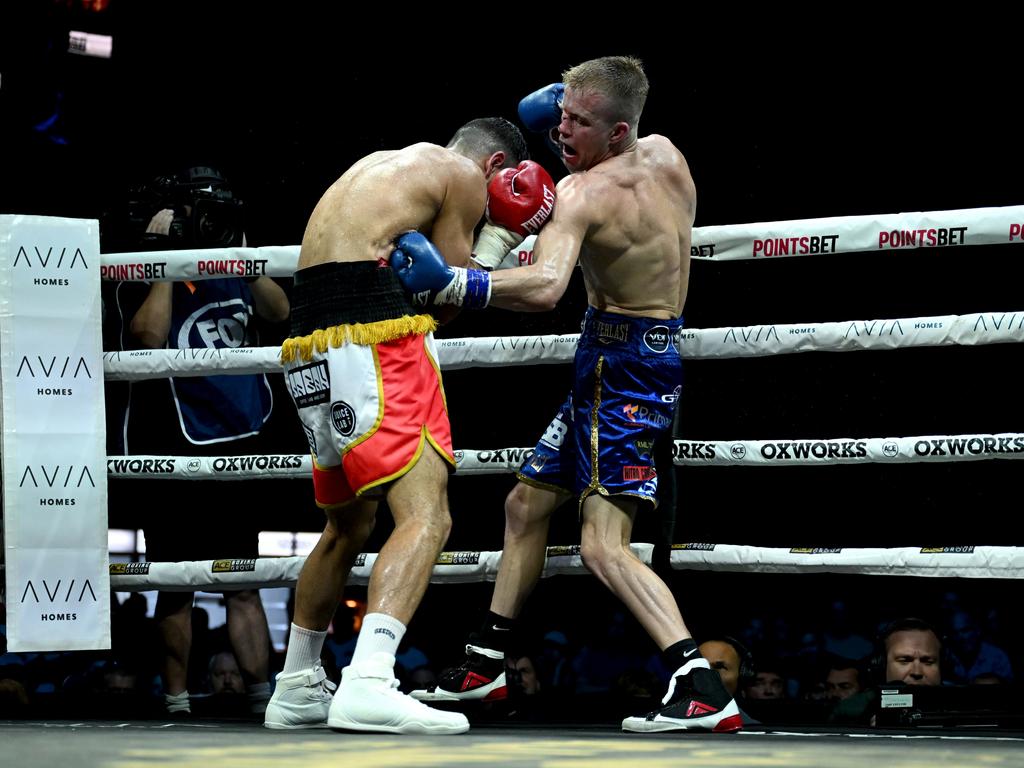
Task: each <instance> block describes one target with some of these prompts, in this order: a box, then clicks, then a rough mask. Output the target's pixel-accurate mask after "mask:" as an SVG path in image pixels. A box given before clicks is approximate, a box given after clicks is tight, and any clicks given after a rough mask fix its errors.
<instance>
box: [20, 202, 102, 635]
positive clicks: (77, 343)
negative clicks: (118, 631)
mask: <svg viewBox="0 0 1024 768" xmlns="http://www.w3.org/2000/svg"><path fill="white" fill-rule="evenodd" d="M99 268H100V249H99V225H98V223H97V222H96V221H90V220H80V219H57V218H49V217H45V216H0V367H2V374H3V378H2V382H3V389H2V395H3V502H4V560H5V563H6V569H5V577H6V586H7V591H6V604H7V645H8V648H9V649H10V650H11V651H47V650H91V649H103V648H109V647H110V580H109V577H108V574H107V560H108V558H107V475H106V446H105V442H106V440H105V434H104V429H105V424H104V406H103V349H102V339H101V328H100V324H101V307H100V269H99Z"/></svg>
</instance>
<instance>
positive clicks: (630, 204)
mask: <svg viewBox="0 0 1024 768" xmlns="http://www.w3.org/2000/svg"><path fill="white" fill-rule="evenodd" d="M574 180H576V181H577V183H579V184H581V185H582V189H581V190H580V191H582V192H584V194H583V195H582V196H581V202H583V204H584V205H586V206H587V208H588V210H589V211H590V214H589V215H588V220H589V227H588V229H587V234H586V236H585V237H584V240H583V245H582V248H581V251H580V265H581V266H582V268H583V274H584V278H585V282H586V286H587V296H588V299H589V302H590V305H591V306H593V307H595V308H597V309H602V310H608V311H612V312H622V313H624V314H627V315H643V316H647V317H663V318H666V319H667V318H674V317H678V316H679V315H680V314H681V313H682V310H683V304H684V303H685V301H686V289H687V284H688V283H689V278H690V234H691V230H692V228H693V220H694V214H695V212H696V206H697V195H696V190H695V188H694V184H693V179H692V177H691V176H690V169H689V167H688V166H687V164H686V160H685V159H684V158H683V156H682V154H681V153H680V152H679V150H678V149H676V148H675V146H673V145H672V143H671V142H670V141H669V140H668V139H666V138H665V137H663V136H656V135H652V136H647V137H644V138H643V139H640V140H639V141H638V142H637V146H636V149H635V150H634V151H631V152H625V153H623V154H621V155H618V156H616V157H613V158H610V159H608V160H605V161H604V162H602V163H600V164H599V165H597V166H595V167H593V168H591V169H590V170H589V171H587V172H585V173H582V174H578V178H575V177H574Z"/></svg>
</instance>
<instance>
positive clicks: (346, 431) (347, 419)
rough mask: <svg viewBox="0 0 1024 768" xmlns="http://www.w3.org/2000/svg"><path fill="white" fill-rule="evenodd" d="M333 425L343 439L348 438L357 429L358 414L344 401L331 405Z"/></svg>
mask: <svg viewBox="0 0 1024 768" xmlns="http://www.w3.org/2000/svg"><path fill="white" fill-rule="evenodd" d="M331 423H332V424H334V428H335V429H336V430H338V434H339V435H341V436H342V437H348V436H349V435H351V434H352V433H353V432H354V431H355V428H356V412H355V411H353V410H352V406H351V405H349V404H348V403H346V402H345V401H344V400H339V401H337V402H336V403H331Z"/></svg>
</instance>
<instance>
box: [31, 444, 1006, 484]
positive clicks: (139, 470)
mask: <svg viewBox="0 0 1024 768" xmlns="http://www.w3.org/2000/svg"><path fill="white" fill-rule="evenodd" d="M532 455H533V448H532V447H529V448H488V449H467V450H457V451H455V463H456V465H457V468H458V473H459V475H461V476H467V475H498V474H508V473H511V472H516V471H517V470H518V469H519V467H520V465H522V463H523V462H524V461H526V460H527V459H529V458H530V456H532ZM672 455H673V463H674V464H675V465H676V466H680V467H682V466H689V467H739V466H768V467H781V466H789V467H806V466H825V465H833V464H908V463H926V462H927V463H943V462H956V461H984V460H988V459H1024V433H1021V432H1006V433H1002V434H996V435H987V434H978V435H921V436H918V437H871V438H830V439H810V440H789V439H787V440H732V441H728V440H706V441H698V440H676V441H675V442H674V444H673V450H672ZM58 470H59V467H58ZM30 472H33V468H32V466H31V465H27V466H26V469H25V473H24V476H23V478H22V480H25V479H31V480H32V481H33V482H35V483H37V484H38V483H40V482H44V481H47V482H50V483H51V484H57V485H59V484H60V483H61V482H63V481H64V480H66V478H64V477H63V476H58V475H59V471H58V472H57V473H55V474H54V476H53V478H50V477H49V475H44V474H42V471H41V470H39V471H38V472H33V476H32V478H28V474H29V473H30ZM36 474H38V475H39V476H38V477H36V476H35V475H36ZM312 474H313V462H312V460H311V459H310V457H309V456H308V455H301V454H267V455H249V456H147V455H138V456H108V457H107V476H108V477H118V478H137V479H151V480H154V479H175V480H207V479H211V478H212V479H215V480H273V479H276V478H309V477H311V476H312Z"/></svg>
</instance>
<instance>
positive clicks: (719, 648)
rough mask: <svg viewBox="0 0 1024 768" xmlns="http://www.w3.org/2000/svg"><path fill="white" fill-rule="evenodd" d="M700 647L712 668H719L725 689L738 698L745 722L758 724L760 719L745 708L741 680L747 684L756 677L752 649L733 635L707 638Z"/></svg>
mask: <svg viewBox="0 0 1024 768" xmlns="http://www.w3.org/2000/svg"><path fill="white" fill-rule="evenodd" d="M698 648H699V650H700V655H701V656H703V657H704V658H705V659H707V660H708V664H710V665H711V668H712V669H716V670H718V675H719V676H720V677H721V678H722V684H723V685H724V686H725V690H727V691H728V692H729V693H730V695H731V696H732V697H733V698H734V699H735V700H736V704H737V706H738V707H739V709H740V717H742V718H743V724H744V725H756V724H757V723H758V721H757V720H756V719H754V718H753V717H751V716H750V714H748V713H747V712H746V710H745V709H744V706H745V705H746V701H745V698H744V696H743V687H741V682H742V683H744V684H745V683H747V682H749V681H751V680H753V678H754V660H753V657H752V656H751V654H750V651H749V650H747V648H746V646H744V645H743V644H742V643H740V642H739V641H738V640H736V639H735V638H732V637H722V638H721V639H714V640H705V641H704V642H703V643H701V644H700V646H698Z"/></svg>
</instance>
